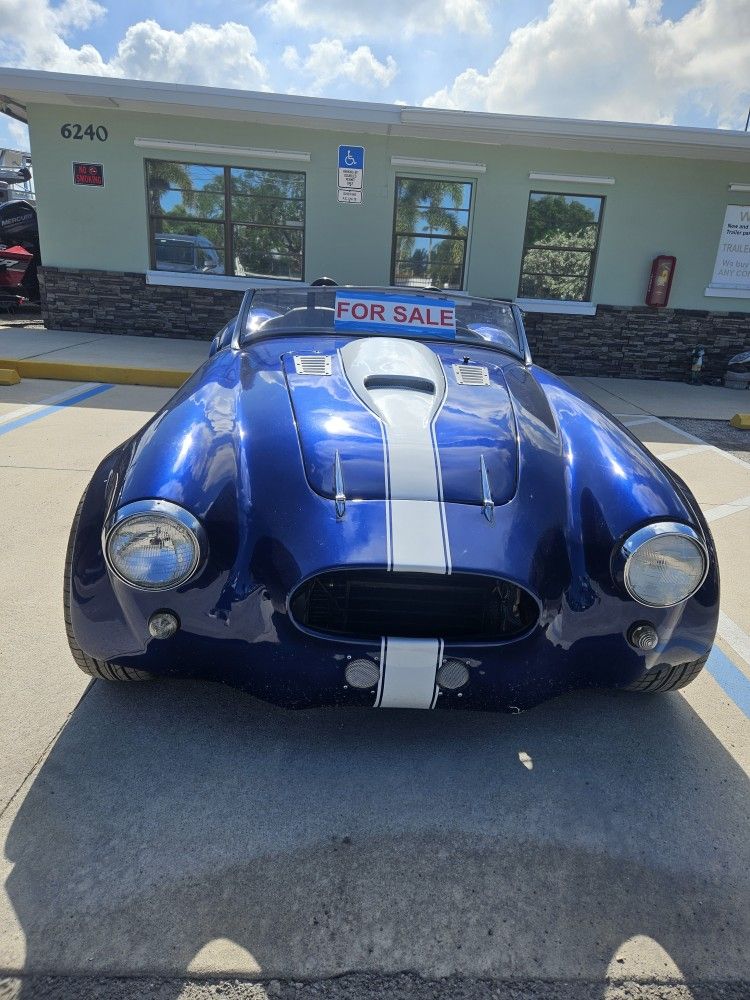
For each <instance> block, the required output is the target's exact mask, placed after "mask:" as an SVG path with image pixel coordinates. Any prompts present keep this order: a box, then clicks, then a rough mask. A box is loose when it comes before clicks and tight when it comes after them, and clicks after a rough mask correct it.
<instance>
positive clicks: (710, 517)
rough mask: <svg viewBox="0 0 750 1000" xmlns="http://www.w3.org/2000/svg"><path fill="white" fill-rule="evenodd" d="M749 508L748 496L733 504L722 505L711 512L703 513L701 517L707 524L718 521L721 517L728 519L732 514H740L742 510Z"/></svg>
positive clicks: (713, 508)
mask: <svg viewBox="0 0 750 1000" xmlns="http://www.w3.org/2000/svg"><path fill="white" fill-rule="evenodd" d="M749 508H750V496H747V497H741V498H740V499H739V500H735V502H734V503H722V504H719V505H718V506H716V507H712V508H711V510H707V511H705V512H704V514H703V516H704V517H705V519H706V520H707V521H708V522H709V523H713V522H714V521H720V520H721V518H722V517H730V516H731V515H732V514H741V513H742V511H743V510H748V509H749Z"/></svg>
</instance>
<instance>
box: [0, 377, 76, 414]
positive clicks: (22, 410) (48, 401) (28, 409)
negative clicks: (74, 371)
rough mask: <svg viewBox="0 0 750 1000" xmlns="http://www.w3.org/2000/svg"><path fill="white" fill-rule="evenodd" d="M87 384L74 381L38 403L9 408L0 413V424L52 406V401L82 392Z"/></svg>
mask: <svg viewBox="0 0 750 1000" xmlns="http://www.w3.org/2000/svg"><path fill="white" fill-rule="evenodd" d="M87 388H88V386H87V385H86V383H85V382H76V384H75V385H73V386H70V387H69V388H68V389H64V390H63V391H62V392H56V393H55V394H54V395H53V396H45V397H44V398H43V399H40V400H39V402H38V403H29V404H27V405H26V406H21V407H19V409H17V410H11V412H10V413H5V414H0V424H8V423H10V422H11V421H13V420H17V419H18V418H19V417H25V416H27V415H28V414H29V413H35V412H36V411H37V410H41V409H43V408H44V407H45V406H52V404H53V403H59V402H61V401H62V400H63V399H70V397H71V396H76V395H77V394H78V393H79V392H83V391H84V390H85V389H87Z"/></svg>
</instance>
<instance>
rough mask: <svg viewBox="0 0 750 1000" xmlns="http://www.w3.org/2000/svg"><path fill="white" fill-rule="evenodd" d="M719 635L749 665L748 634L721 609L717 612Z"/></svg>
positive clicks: (749, 647) (749, 641)
mask: <svg viewBox="0 0 750 1000" xmlns="http://www.w3.org/2000/svg"><path fill="white" fill-rule="evenodd" d="M719 635H720V636H721V638H722V639H724V641H725V642H727V643H729V645H730V646H731V647H732V649H733V650H734V651H735V653H738V654H739V655H740V656H741V657H742V659H743V660H744V661H745V663H747V665H748V666H749V667H750V635H748V634H747V632H745V631H743V630H742V629H741V628H740V626H739V625H738V624H737V623H736V622H734V621H732V619H731V618H730V617H729V615H727V614H724V612H723V611H720V612H719Z"/></svg>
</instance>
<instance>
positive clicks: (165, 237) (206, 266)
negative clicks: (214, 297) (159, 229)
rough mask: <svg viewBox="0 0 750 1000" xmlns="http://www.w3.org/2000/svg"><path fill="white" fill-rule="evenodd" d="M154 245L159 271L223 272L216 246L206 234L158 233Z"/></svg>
mask: <svg viewBox="0 0 750 1000" xmlns="http://www.w3.org/2000/svg"><path fill="white" fill-rule="evenodd" d="M154 247H155V250H156V270H157V271H201V272H203V273H213V274H221V273H223V269H222V266H221V261H220V260H219V255H218V253H217V252H216V248H215V247H214V245H213V243H212V242H211V241H210V240H209V239H207V238H206V237H205V236H183V235H181V234H180V233H156V234H155V235H154Z"/></svg>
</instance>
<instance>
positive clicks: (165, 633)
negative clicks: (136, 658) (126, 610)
mask: <svg viewBox="0 0 750 1000" xmlns="http://www.w3.org/2000/svg"><path fill="white" fill-rule="evenodd" d="M179 626H180V623H179V621H178V619H177V615H173V614H172V612H171V611H156V612H155V613H154V614H153V615H151V617H150V618H149V620H148V631H149V634H150V635H151V636H152V638H154V639H170V638H171V637H172V636H173V635H174V634H175V632H176V631H177V629H178V628H179Z"/></svg>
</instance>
